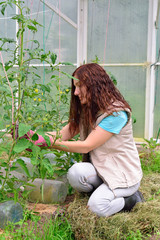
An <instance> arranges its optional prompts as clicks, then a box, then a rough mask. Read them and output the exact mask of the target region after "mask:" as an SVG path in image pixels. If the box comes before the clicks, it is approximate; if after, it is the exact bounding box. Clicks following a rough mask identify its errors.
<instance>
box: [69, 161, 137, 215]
mask: <svg viewBox="0 0 160 240" xmlns="http://www.w3.org/2000/svg"><path fill="white" fill-rule="evenodd" d="M68 180H69V183H70V185H71V186H72V187H73V188H74V189H76V190H77V191H79V192H92V191H93V193H92V194H91V196H90V198H89V201H88V204H87V205H88V207H89V209H90V210H91V211H92V212H94V213H96V214H97V215H98V216H104V217H105V216H111V215H113V214H115V213H117V212H119V211H120V210H122V209H123V207H124V205H125V201H124V197H128V196H131V195H132V194H134V193H135V192H136V191H137V190H138V188H139V186H140V183H137V184H135V185H134V186H131V187H128V188H116V189H114V191H112V190H111V189H110V188H109V187H108V186H107V185H106V184H105V183H104V182H103V181H102V179H101V178H100V177H99V176H98V175H97V172H96V170H95V168H94V166H93V165H92V164H91V163H88V162H81V163H75V164H74V165H73V166H72V167H71V168H70V169H69V171H68Z"/></svg>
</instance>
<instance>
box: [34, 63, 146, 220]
mask: <svg viewBox="0 0 160 240" xmlns="http://www.w3.org/2000/svg"><path fill="white" fill-rule="evenodd" d="M78 133H80V140H79V141H68V140H69V139H71V138H73V137H74V136H75V135H77V134H78ZM48 135H49V136H50V139H51V142H52V148H55V149H59V150H63V151H68V152H77V153H82V154H83V162H81V163H75V164H74V165H73V166H72V167H71V168H70V169H69V171H68V180H69V183H70V184H71V186H72V187H73V188H75V189H76V190H78V191H79V192H90V193H91V195H90V198H89V201H88V207H89V209H90V210H91V211H93V212H94V213H96V214H97V215H98V216H111V215H113V214H115V213H117V212H119V211H121V210H128V211H129V210H131V209H132V208H133V206H134V205H135V204H136V203H137V202H141V201H142V196H141V193H140V192H139V191H138V188H139V186H140V181H141V179H142V170H141V164H140V160H139V156H138V152H137V149H136V146H135V143H134V140H133V134H132V119H131V108H130V106H129V104H128V103H127V102H126V101H125V99H124V98H123V96H122V95H121V93H120V92H119V91H118V89H117V88H116V87H115V85H114V84H113V82H112V81H111V79H110V78H109V76H108V74H107V73H106V72H105V70H104V69H103V68H102V67H101V66H99V65H98V64H96V63H90V64H85V65H82V66H80V67H79V68H77V69H76V70H75V72H74V73H73V79H72V89H71V104H70V115H69V122H68V124H67V125H66V126H65V127H64V128H63V129H62V130H61V136H62V137H61V139H58V140H56V141H55V142H54V136H52V135H54V133H52V132H49V133H48ZM38 142H39V141H38ZM38 142H37V144H38ZM42 143H43V144H44V141H43V142H42Z"/></svg>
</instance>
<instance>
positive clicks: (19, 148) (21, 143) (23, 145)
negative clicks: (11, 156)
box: [13, 138, 30, 153]
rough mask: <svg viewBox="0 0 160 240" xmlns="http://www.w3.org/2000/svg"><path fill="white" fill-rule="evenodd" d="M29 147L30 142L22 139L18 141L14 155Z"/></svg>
mask: <svg viewBox="0 0 160 240" xmlns="http://www.w3.org/2000/svg"><path fill="white" fill-rule="evenodd" d="M29 147H30V142H29V140H27V139H25V138H22V139H19V140H18V142H17V144H16V145H15V146H14V148H13V150H14V151H15V152H16V153H20V152H22V151H24V150H25V149H26V148H29Z"/></svg>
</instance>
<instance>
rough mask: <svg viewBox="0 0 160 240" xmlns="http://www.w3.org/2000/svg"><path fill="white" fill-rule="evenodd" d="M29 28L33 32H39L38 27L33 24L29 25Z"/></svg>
mask: <svg viewBox="0 0 160 240" xmlns="http://www.w3.org/2000/svg"><path fill="white" fill-rule="evenodd" d="M27 27H28V29H30V30H31V31H33V32H37V28H36V27H34V26H31V25H27Z"/></svg>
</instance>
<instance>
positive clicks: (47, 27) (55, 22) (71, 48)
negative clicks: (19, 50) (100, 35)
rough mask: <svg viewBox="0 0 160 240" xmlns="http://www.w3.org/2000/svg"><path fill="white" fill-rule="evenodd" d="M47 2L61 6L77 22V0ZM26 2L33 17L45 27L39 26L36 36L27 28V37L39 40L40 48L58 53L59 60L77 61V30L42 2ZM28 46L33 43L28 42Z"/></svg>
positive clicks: (64, 12) (61, 9)
mask: <svg viewBox="0 0 160 240" xmlns="http://www.w3.org/2000/svg"><path fill="white" fill-rule="evenodd" d="M46 2H49V3H51V6H52V5H53V6H54V7H57V8H59V9H60V11H61V12H62V13H63V14H65V15H66V16H67V17H70V18H71V20H72V21H74V22H75V23H76V15H77V1H73V2H72V3H71V1H54V0H52V1H51V0H47V1H46ZM26 3H27V5H28V7H29V8H30V17H31V19H36V20H37V21H38V23H40V24H41V25H42V26H43V27H38V31H37V32H36V34H34V36H33V34H32V33H31V32H30V31H28V30H27V32H26V35H25V39H26V40H33V39H36V40H38V41H39V43H40V48H42V49H43V50H44V52H46V53H47V52H48V51H50V52H53V53H56V54H57V62H58V61H61V62H63V61H65V62H66V61H68V62H72V63H76V55H77V30H76V29H75V28H74V27H73V26H71V25H70V24H69V23H68V22H66V21H65V20H64V19H62V18H60V17H59V16H58V15H57V14H56V13H55V12H54V11H52V10H51V9H50V8H49V7H47V6H46V5H45V4H43V3H42V2H40V1H39V3H38V4H37V1H35V0H34V1H32V2H31V1H27V0H26ZM44 3H45V1H44ZM59 3H60V4H59ZM26 47H29V48H30V47H31V44H29V43H26ZM34 62H37V61H34ZM32 63H33V62H32Z"/></svg>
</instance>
